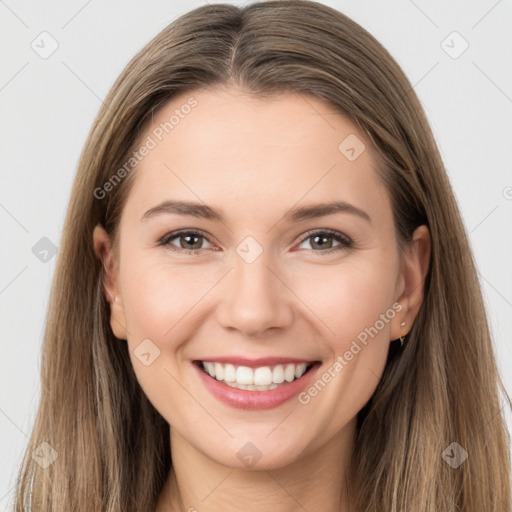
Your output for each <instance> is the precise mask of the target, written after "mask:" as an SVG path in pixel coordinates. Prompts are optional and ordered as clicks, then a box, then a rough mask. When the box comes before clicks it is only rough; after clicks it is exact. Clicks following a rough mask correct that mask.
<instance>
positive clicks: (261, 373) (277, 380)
mask: <svg viewBox="0 0 512 512" xmlns="http://www.w3.org/2000/svg"><path fill="white" fill-rule="evenodd" d="M196 364H198V365H199V367H200V368H201V369H202V370H203V371H204V372H205V373H206V374H208V375H209V376H210V377H212V378H213V379H216V380H218V381H220V382H223V383H224V384H226V385H228V386H231V387H233V388H236V389H243V390H249V391H269V390H271V389H276V388H278V387H279V386H282V385H284V384H286V383H290V382H294V381H295V380H298V379H300V378H301V377H302V376H303V375H305V374H306V373H307V372H308V371H309V370H311V368H312V367H313V365H314V364H315V363H314V362H310V363H288V364H277V365H273V366H271V365H266V366H258V367H255V368H251V367H250V366H243V365H235V364H230V363H221V362H218V361H196Z"/></svg>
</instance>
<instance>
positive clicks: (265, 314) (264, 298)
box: [217, 253, 294, 337]
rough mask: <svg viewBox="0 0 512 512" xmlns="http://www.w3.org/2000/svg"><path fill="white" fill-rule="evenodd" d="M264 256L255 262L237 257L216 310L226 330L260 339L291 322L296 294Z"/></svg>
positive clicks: (219, 321) (219, 320)
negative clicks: (268, 332)
mask: <svg viewBox="0 0 512 512" xmlns="http://www.w3.org/2000/svg"><path fill="white" fill-rule="evenodd" d="M264 255H265V253H263V254H262V255H261V256H260V257H259V258H258V259H257V260H256V261H253V262H252V263H248V262H246V261H244V260H243V259H242V258H241V257H239V256H238V255H235V257H234V268H233V270H232V271H231V272H230V273H229V275H228V276H226V277H227V279H226V280H225V282H224V284H223V289H222V290H221V299H220V303H219V305H218V308H217V321H218V323H219V324H220V325H221V326H222V327H224V328H225V329H228V330H236V331H238V332H240V333H242V334H244V335H246V336H251V337H261V336H263V335H264V334H265V333H266V332H267V331H270V330H275V329H278V328H281V329H282V328H285V327H287V326H289V325H290V324H291V323H292V320H293V297H294V295H293V293H292V292H291V290H290V289H289V288H288V287H287V283H286V278H285V276H283V275H280V273H279V272H277V271H276V270H274V269H273V268H271V267H270V265H269V263H270V262H269V261H268V259H267V258H266V257H265V256H264Z"/></svg>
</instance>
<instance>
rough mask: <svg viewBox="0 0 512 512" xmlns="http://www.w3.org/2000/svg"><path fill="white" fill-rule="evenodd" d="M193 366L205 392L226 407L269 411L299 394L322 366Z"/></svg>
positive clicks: (297, 363)
mask: <svg viewBox="0 0 512 512" xmlns="http://www.w3.org/2000/svg"><path fill="white" fill-rule="evenodd" d="M264 362H265V363H267V364H263V363H264ZM237 363H238V364H237ZM241 363H243V364H241ZM194 366H195V367H196V368H197V370H198V372H199V375H200V378H201V380H202V381H203V383H204V384H205V386H206V388H207V389H208V390H209V391H210V392H211V393H212V394H213V395H214V396H215V397H216V398H217V399H219V400H221V401H222V402H224V403H225V404H228V405H230V406H232V407H236V408H241V409H270V408H273V407H276V406H278V405H280V404H282V403H283V402H285V401H287V400H289V399H290V398H292V397H293V396H296V395H297V394H298V393H300V391H301V390H302V389H304V388H305V387H306V385H307V383H308V382H309V380H310V379H311V378H312V377H311V375H312V374H313V373H316V370H317V369H318V367H319V366H320V362H319V361H309V362H307V361H298V360H297V361H293V360H288V361H284V360H279V361H277V360H259V361H248V360H238V361H234V360H231V361H230V362H227V361H219V360H208V361H207V360H201V361H199V360H197V361H194Z"/></svg>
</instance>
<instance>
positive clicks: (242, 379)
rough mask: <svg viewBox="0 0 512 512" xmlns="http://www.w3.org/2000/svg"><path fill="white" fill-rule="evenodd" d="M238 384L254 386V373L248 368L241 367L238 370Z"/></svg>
mask: <svg viewBox="0 0 512 512" xmlns="http://www.w3.org/2000/svg"><path fill="white" fill-rule="evenodd" d="M236 382H237V383H238V384H254V372H253V371H252V368H249V367H248V366H239V367H238V368H237V369H236Z"/></svg>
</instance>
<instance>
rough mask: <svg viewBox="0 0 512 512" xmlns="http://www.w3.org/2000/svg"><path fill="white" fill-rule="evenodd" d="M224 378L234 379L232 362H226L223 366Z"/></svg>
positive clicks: (227, 380) (234, 373) (229, 380)
mask: <svg viewBox="0 0 512 512" xmlns="http://www.w3.org/2000/svg"><path fill="white" fill-rule="evenodd" d="M224 380H225V381H226V382H235V381H236V368H235V367H234V366H233V365H232V364H227V365H226V366H225V367H224Z"/></svg>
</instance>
